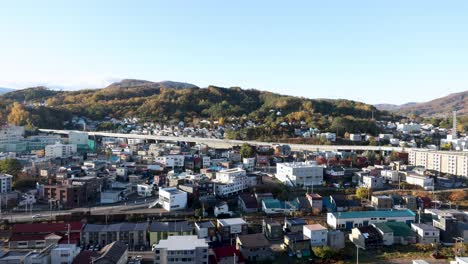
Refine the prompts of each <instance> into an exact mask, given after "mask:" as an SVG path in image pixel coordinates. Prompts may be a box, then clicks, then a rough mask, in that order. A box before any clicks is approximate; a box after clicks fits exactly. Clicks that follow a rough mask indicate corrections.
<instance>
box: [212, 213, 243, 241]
mask: <svg viewBox="0 0 468 264" xmlns="http://www.w3.org/2000/svg"><path fill="white" fill-rule="evenodd" d="M217 228H218V235H219V236H220V238H221V240H222V241H226V240H231V239H232V238H234V237H235V236H237V235H243V234H247V231H248V230H247V229H248V226H247V223H246V222H245V221H244V219H242V218H227V219H218V220H217Z"/></svg>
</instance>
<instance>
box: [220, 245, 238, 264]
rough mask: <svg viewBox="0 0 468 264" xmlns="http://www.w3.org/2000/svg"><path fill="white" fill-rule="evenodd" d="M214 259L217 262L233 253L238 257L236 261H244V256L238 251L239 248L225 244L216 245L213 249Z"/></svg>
mask: <svg viewBox="0 0 468 264" xmlns="http://www.w3.org/2000/svg"><path fill="white" fill-rule="evenodd" d="M213 251H214V253H215V256H216V261H217V262H219V261H221V260H222V259H223V258H226V257H232V256H233V255H234V254H235V255H236V256H237V257H238V259H237V262H238V263H239V262H245V259H244V256H242V254H241V253H240V251H239V250H237V249H236V247H235V246H225V247H218V248H214V249H213Z"/></svg>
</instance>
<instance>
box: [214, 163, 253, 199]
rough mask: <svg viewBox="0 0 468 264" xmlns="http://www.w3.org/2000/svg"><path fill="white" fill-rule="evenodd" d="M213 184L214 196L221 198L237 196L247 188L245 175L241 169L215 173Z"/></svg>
mask: <svg viewBox="0 0 468 264" xmlns="http://www.w3.org/2000/svg"><path fill="white" fill-rule="evenodd" d="M214 182H215V183H216V188H215V194H216V195H218V196H223V197H225V196H229V195H233V194H237V193H239V192H241V191H243V190H245V189H247V188H248V187H249V185H248V177H247V174H246V172H245V170H243V169H241V168H234V169H228V170H222V171H219V172H217V173H216V179H215V180H214Z"/></svg>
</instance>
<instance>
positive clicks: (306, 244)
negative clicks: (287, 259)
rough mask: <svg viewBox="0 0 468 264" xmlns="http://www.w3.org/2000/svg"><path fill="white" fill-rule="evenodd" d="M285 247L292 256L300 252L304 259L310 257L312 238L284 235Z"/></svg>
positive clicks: (299, 235)
mask: <svg viewBox="0 0 468 264" xmlns="http://www.w3.org/2000/svg"><path fill="white" fill-rule="evenodd" d="M284 245H285V246H286V247H287V250H288V251H289V252H290V253H292V254H297V253H298V252H300V253H301V255H302V256H303V257H307V256H310V253H311V252H310V238H308V237H306V236H304V234H302V233H288V234H286V235H284Z"/></svg>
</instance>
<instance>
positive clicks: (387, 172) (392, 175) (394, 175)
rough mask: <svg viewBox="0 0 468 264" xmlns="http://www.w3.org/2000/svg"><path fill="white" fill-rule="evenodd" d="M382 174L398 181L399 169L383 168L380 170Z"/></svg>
mask: <svg viewBox="0 0 468 264" xmlns="http://www.w3.org/2000/svg"><path fill="white" fill-rule="evenodd" d="M380 176H382V178H384V179H386V180H388V181H392V182H398V180H399V176H398V171H396V170H382V171H380Z"/></svg>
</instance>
